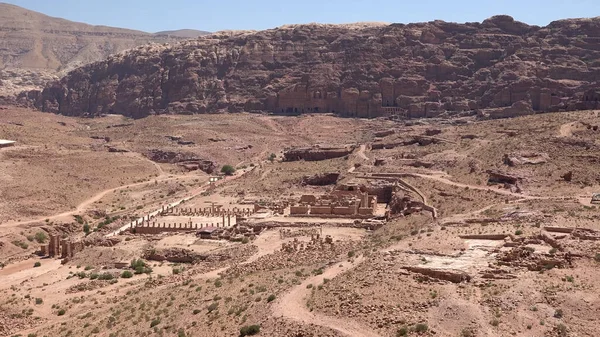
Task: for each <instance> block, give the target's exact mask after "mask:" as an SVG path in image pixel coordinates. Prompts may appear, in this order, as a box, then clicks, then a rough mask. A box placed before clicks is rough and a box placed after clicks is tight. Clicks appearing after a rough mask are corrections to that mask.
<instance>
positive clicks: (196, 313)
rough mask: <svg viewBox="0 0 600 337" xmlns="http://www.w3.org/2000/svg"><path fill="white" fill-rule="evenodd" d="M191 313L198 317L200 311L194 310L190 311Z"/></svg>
mask: <svg viewBox="0 0 600 337" xmlns="http://www.w3.org/2000/svg"><path fill="white" fill-rule="evenodd" d="M192 313H193V314H194V315H198V314H199V313H200V309H194V311H192Z"/></svg>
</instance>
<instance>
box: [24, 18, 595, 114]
mask: <svg viewBox="0 0 600 337" xmlns="http://www.w3.org/2000/svg"><path fill="white" fill-rule="evenodd" d="M599 70H600V18H594V19H573V20H560V21H555V22H552V23H550V24H549V25H548V26H546V27H538V26H530V25H527V24H525V23H522V22H517V21H515V20H513V18H511V17H509V16H495V17H492V18H490V19H487V20H485V21H483V22H481V23H466V24H457V23H449V22H443V21H433V22H428V23H416V24H408V25H404V24H391V25H386V24H354V25H323V24H310V25H293V26H284V27H280V28H277V29H271V30H265V31H259V32H221V33H217V34H212V35H208V36H203V37H200V38H199V39H197V40H193V41H184V42H180V43H178V44H175V45H169V46H165V45H157V44H154V45H146V46H141V47H138V48H135V49H133V50H130V51H127V52H123V53H120V54H117V55H113V56H110V57H108V58H107V59H106V60H104V61H100V62H96V63H93V64H90V65H87V66H84V67H81V68H78V69H75V70H73V71H72V72H70V73H69V74H68V75H67V76H66V77H64V78H62V79H61V80H60V81H57V82H54V83H52V84H49V85H48V86H47V87H46V88H45V89H44V90H43V91H42V92H37V91H34V92H29V93H24V94H22V95H21V98H20V99H21V100H23V101H29V102H33V104H35V106H36V107H37V108H38V109H41V110H43V111H48V112H55V113H60V114H64V115H77V116H79V115H92V116H93V115H99V114H103V113H117V114H123V115H126V116H132V117H144V116H147V115H149V114H158V113H206V112H239V111H270V112H275V113H283V114H299V113H310V112H332V113H338V114H340V115H343V116H356V117H376V116H385V115H400V116H405V117H434V116H443V115H450V114H473V113H475V112H478V113H480V114H482V115H486V116H489V117H506V116H514V115H522V114H531V113H535V112H545V111H559V110H572V109H582V108H593V107H596V106H597V104H598V103H597V101H598V100H599V99H600V94H597V93H596V91H595V90H594V88H595V87H596V84H597V82H596V81H597V80H598V77H599V75H600V71H599Z"/></svg>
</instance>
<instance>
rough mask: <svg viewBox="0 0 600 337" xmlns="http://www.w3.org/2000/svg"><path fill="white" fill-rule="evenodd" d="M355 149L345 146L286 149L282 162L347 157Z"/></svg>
mask: <svg viewBox="0 0 600 337" xmlns="http://www.w3.org/2000/svg"><path fill="white" fill-rule="evenodd" d="M355 148H356V147H355V146H351V145H347V146H339V147H338V146H315V147H297V148H291V149H286V150H285V151H284V153H283V160H284V161H298V160H305V161H319V160H326V159H333V158H340V157H344V156H347V155H349V154H351V153H352V151H354V149H355Z"/></svg>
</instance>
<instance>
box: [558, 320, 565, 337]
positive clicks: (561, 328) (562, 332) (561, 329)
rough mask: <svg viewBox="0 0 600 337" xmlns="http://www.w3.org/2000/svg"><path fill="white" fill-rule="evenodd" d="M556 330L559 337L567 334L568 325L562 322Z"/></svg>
mask: <svg viewBox="0 0 600 337" xmlns="http://www.w3.org/2000/svg"><path fill="white" fill-rule="evenodd" d="M556 331H557V332H558V336H559V337H566V336H567V327H566V326H565V325H564V324H562V323H561V324H559V325H557V326H556Z"/></svg>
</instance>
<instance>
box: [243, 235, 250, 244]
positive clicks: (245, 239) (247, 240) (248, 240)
mask: <svg viewBox="0 0 600 337" xmlns="http://www.w3.org/2000/svg"><path fill="white" fill-rule="evenodd" d="M248 242H250V239H248V238H247V237H245V236H244V238H243V239H242V243H243V244H247V243H248Z"/></svg>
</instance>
